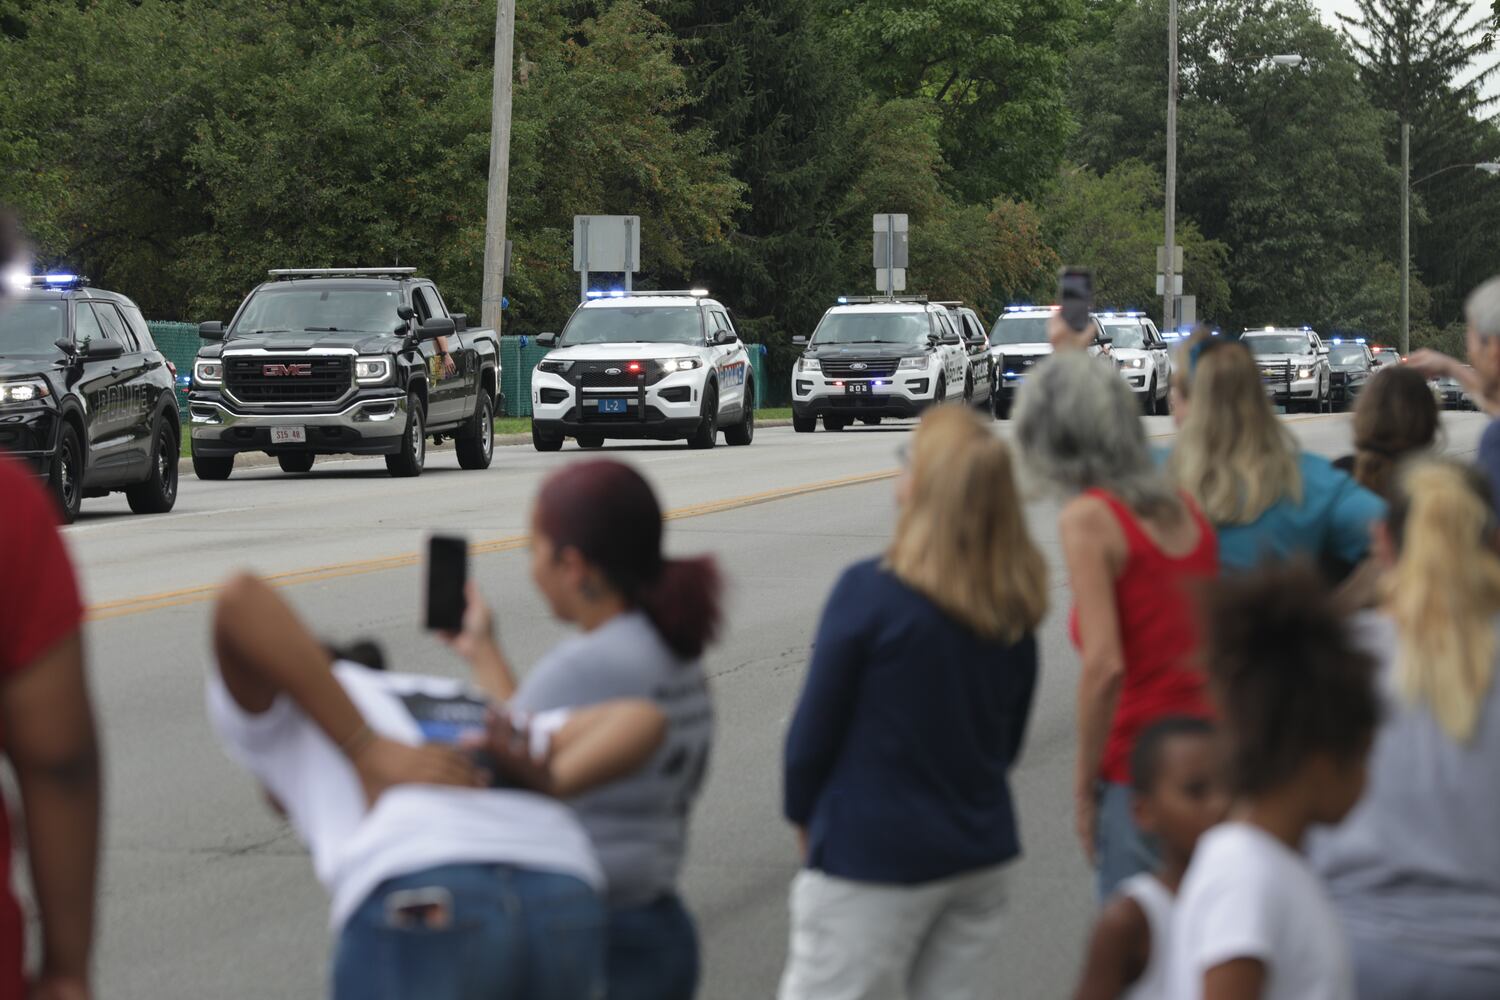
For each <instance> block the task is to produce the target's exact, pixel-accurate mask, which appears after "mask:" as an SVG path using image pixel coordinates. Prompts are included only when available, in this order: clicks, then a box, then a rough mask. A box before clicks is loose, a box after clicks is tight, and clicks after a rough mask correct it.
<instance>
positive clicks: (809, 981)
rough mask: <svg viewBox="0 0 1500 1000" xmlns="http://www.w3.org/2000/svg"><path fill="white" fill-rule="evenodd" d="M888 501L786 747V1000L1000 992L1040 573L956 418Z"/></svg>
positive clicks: (947, 421)
mask: <svg viewBox="0 0 1500 1000" xmlns="http://www.w3.org/2000/svg"><path fill="white" fill-rule="evenodd" d="M897 500H898V504H899V507H900V517H899V520H898V522H897V525H896V536H895V539H894V540H893V541H892V543H891V545H890V547H889V548H888V549H887V550H886V553H885V555H884V557H882V558H879V559H870V560H867V561H864V562H860V563H856V564H855V565H854V566H852V567H850V568H849V569H848V570H846V571H845V572H844V575H843V577H842V578H841V579H840V580H839V582H838V584H837V585H836V586H835V587H834V590H833V595H832V596H831V597H830V598H829V600H828V605H827V607H826V608H825V609H824V612H823V617H822V621H821V622H820V624H819V626H818V633H817V639H816V641H815V643H814V646H813V657H812V664H811V666H810V667H809V669H808V675H807V681H806V686H805V688H804V690H803V692H802V697H801V700H800V702H799V703H798V705H797V711H796V715H795V717H794V718H793V720H792V725H791V730H790V732H789V733H788V735H787V742H786V759H785V771H784V779H785V813H786V817H787V819H788V820H790V821H791V822H792V823H793V824H794V825H795V826H796V827H797V830H798V833H799V835H800V837H801V842H802V846H803V851H804V854H805V859H806V868H805V869H804V870H803V871H802V872H801V873H800V874H799V875H798V876H797V879H796V881H795V882H794V884H793V887H792V898H791V910H792V929H791V944H790V949H789V957H788V961H787V967H786V971H785V973H784V975H783V977H782V981H781V991H780V996H781V998H782V1000H800V998H813V997H816V998H820V1000H821V998H829V997H837V998H844V1000H854V998H863V997H887V996H907V997H912V998H914V1000H929V998H930V1000H937V998H943V1000H969V998H976V1000H977V998H979V997H988V996H991V995H993V992H994V984H995V982H997V978H996V976H997V970H996V969H995V966H994V959H995V947H994V945H995V941H996V940H998V938H999V935H1000V933H1001V926H1002V918H1003V915H1004V902H1005V882H1006V875H1005V872H1006V866H1007V864H1008V863H1009V862H1010V861H1012V860H1014V859H1015V857H1016V856H1017V855H1018V854H1019V853H1020V844H1019V840H1018V836H1017V829H1016V817H1015V809H1014V806H1013V804H1012V801H1011V795H1010V789H1009V785H1008V780H1007V776H1008V774H1009V771H1010V769H1011V767H1012V766H1013V765H1014V764H1015V762H1016V759H1017V757H1018V756H1019V754H1020V749H1021V742H1022V737H1023V736H1024V734H1025V730H1026V720H1027V716H1028V715H1029V713H1030V709H1031V697H1032V690H1033V688H1034V687H1035V684H1036V674H1037V643H1036V639H1035V635H1034V633H1035V631H1036V628H1037V625H1038V624H1039V623H1040V622H1041V620H1042V616H1043V615H1044V614H1045V612H1046V596H1047V581H1046V564H1045V562H1044V561H1043V558H1042V554H1041V552H1040V551H1039V550H1038V549H1037V547H1036V545H1035V544H1034V543H1033V542H1032V540H1031V538H1030V536H1029V535H1028V533H1027V530H1026V522H1025V518H1024V516H1023V511H1022V508H1021V502H1020V498H1019V496H1018V494H1017V490H1016V485H1015V481H1014V477H1013V475H1012V472H1011V458H1010V450H1009V448H1008V447H1007V446H1006V444H1005V442H1004V441H1002V440H1001V439H1000V438H999V437H998V436H996V435H995V434H994V433H993V432H992V431H991V430H990V429H988V428H986V427H985V425H984V424H983V423H982V422H981V421H980V420H979V418H978V417H977V416H976V415H974V414H973V413H971V412H970V411H968V410H967V409H964V408H962V407H939V408H937V409H935V410H932V411H930V412H929V413H928V414H927V416H926V417H925V418H924V419H923V420H922V423H921V425H920V426H919V427H918V428H917V431H916V434H915V436H914V438H913V440H912V450H911V454H910V459H909V462H908V464H907V466H906V469H905V471H904V473H903V475H902V477H901V480H900V484H899V486H898V487H897Z"/></svg>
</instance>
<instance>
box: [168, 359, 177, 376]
mask: <svg viewBox="0 0 1500 1000" xmlns="http://www.w3.org/2000/svg"><path fill="white" fill-rule="evenodd" d="M167 371H169V372H171V373H172V377H173V378H176V377H177V366H176V365H174V364H172V362H170V361H168V362H167Z"/></svg>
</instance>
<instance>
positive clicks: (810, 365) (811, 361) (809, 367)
mask: <svg viewBox="0 0 1500 1000" xmlns="http://www.w3.org/2000/svg"><path fill="white" fill-rule="evenodd" d="M797 365H798V371H804V372H820V371H822V370H823V362H821V361H819V360H818V359H817V358H803V359H802V360H801V361H799V362H797Z"/></svg>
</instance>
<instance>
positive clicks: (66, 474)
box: [47, 423, 83, 524]
mask: <svg viewBox="0 0 1500 1000" xmlns="http://www.w3.org/2000/svg"><path fill="white" fill-rule="evenodd" d="M47 487H48V488H49V489H50V490H51V491H52V498H53V499H54V500H56V501H57V515H58V518H59V519H60V520H61V521H62V523H63V524H72V523H73V520H74V519H75V518H76V517H78V509H79V508H80V507H82V506H83V446H82V445H81V444H79V442H78V432H77V431H76V430H74V429H73V425H72V424H69V423H64V424H63V425H62V433H61V434H60V435H58V442H57V454H56V456H54V457H53V459H52V474H51V475H49V476H48V477H47Z"/></svg>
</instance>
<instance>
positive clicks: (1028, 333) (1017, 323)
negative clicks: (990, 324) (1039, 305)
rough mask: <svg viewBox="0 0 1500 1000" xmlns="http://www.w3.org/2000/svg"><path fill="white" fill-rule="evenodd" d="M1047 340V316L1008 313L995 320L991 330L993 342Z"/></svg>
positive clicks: (1044, 341)
mask: <svg viewBox="0 0 1500 1000" xmlns="http://www.w3.org/2000/svg"><path fill="white" fill-rule="evenodd" d="M1046 342H1047V317H1046V316H1017V315H1007V316H1002V317H1000V318H999V319H997V320H995V326H994V329H992V330H990V343H992V344H1045V343H1046Z"/></svg>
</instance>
